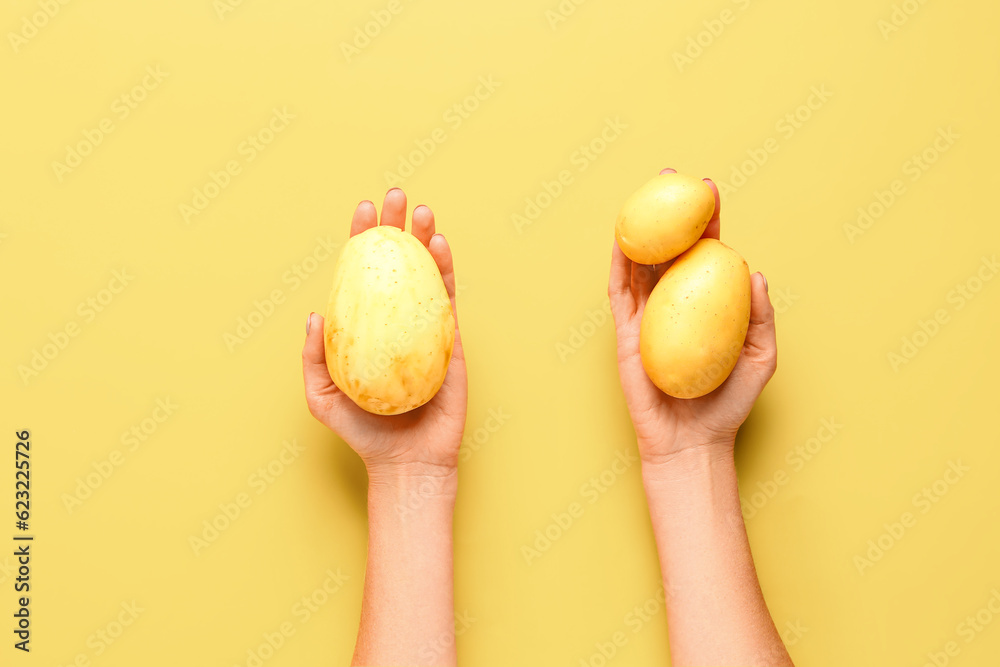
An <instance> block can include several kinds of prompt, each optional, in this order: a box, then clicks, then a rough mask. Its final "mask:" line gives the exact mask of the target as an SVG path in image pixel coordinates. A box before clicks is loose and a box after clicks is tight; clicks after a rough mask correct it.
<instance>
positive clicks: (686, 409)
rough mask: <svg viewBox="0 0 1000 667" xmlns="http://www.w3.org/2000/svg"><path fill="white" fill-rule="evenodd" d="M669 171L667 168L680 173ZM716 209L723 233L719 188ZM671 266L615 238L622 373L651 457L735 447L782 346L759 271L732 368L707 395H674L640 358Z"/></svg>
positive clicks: (645, 454) (714, 223)
mask: <svg viewBox="0 0 1000 667" xmlns="http://www.w3.org/2000/svg"><path fill="white" fill-rule="evenodd" d="M673 171H674V170H673V169H664V170H663V171H662V172H661V173H669V172H673ZM705 182H706V183H708V185H709V186H710V187H711V188H712V190H713V191H714V192H715V215H713V216H712V220H711V221H710V222H709V223H708V227H707V228H706V229H705V233H704V234H703V237H705V238H715V239H718V238H719V207H720V201H719V190H718V188H717V187H716V186H715V184H714V183H712V181H710V180H709V179H705ZM668 266H669V264H664V265H660V266H645V265H642V264H636V263H634V262H632V261H631V260H630V259H629V258H628V257H626V256H625V253H623V252H622V250H621V248H619V247H618V243H617V242H615V245H614V249H613V251H612V256H611V278H610V282H609V285H608V296H609V297H610V299H611V312H612V314H613V315H614V319H615V330H616V333H617V336H618V374H619V377H620V378H621V384H622V390H623V391H624V393H625V401H626V403H627V404H628V410H629V414H630V416H631V417H632V424H633V425H634V426H635V432H636V437H637V439H638V445H639V454H640V456H641V457H642V460H643V462H644V463H653V464H657V463H661V462H664V461H667V460H669V459H670V458H671V457H672V456H673V455H674V454H676V453H677V452H678V451H681V450H683V449H687V448H690V447H707V448H710V449H713V450H719V451H723V452H724V451H731V450H732V447H733V443H734V441H735V438H736V431H737V429H739V427H740V425H741V424H742V423H743V421H744V420H745V419H746V418H747V415H748V414H750V408H752V407H753V404H754V401H756V400H757V396H759V395H760V392H761V391H762V390H763V389H764V385H766V384H767V382H768V380H770V379H771V376H772V375H773V374H774V370H775V367H776V364H777V344H776V342H775V334H774V308H773V307H772V306H771V301H770V300H769V299H768V296H767V281H766V280H765V279H764V276H763V275H762V274H760V273H756V274H754V275H753V276H751V304H750V326H749V329H748V330H747V336H746V342H745V343H744V344H743V350H742V351H741V353H740V357H739V360H738V361H737V362H736V367H735V368H734V369H733V372H732V374H731V375H730V376H729V378H727V379H726V381H725V382H723V383H722V385H721V386H720V387H719V388H718V389H716V390H715V391H713V392H711V393H710V394H708V395H706V396H702V397H701V398H693V399H680V398H673V397H671V396H668V395H667V394H665V393H663V392H662V391H660V390H659V388H657V386H656V385H654V384H653V382H652V380H650V379H649V376H648V375H646V371H645V369H644V368H643V367H642V360H641V358H640V357H639V325H640V323H641V321H642V313H643V310H644V309H645V307H646V301H647V299H648V298H649V295H650V293H652V291H653V288H654V287H655V286H656V283H657V281H658V280H659V279H660V276H662V275H663V273H664V272H665V271H666V270H667V267H668Z"/></svg>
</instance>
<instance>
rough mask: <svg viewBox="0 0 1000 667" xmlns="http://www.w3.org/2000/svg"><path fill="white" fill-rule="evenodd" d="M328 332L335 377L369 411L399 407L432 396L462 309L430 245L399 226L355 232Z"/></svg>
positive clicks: (340, 271)
mask: <svg viewBox="0 0 1000 667" xmlns="http://www.w3.org/2000/svg"><path fill="white" fill-rule="evenodd" d="M323 335H324V339H325V341H326V365H327V368H329V369H330V377H332V378H333V382H334V384H336V385H337V387H339V388H340V390H341V391H342V392H344V393H345V394H347V395H348V396H350V397H351V399H352V400H353V401H354V402H355V403H357V404H358V405H359V406H361V407H362V408H364V409H365V410H367V411H368V412H372V413H375V414H378V415H396V414H400V413H402V412H408V411H409V410H413V409H414V408H418V407H420V406H421V405H423V404H424V403H426V402H427V401H429V400H431V399H432V398H433V397H434V394H436V393H437V391H438V389H440V388H441V384H442V383H443V382H444V377H445V374H446V373H447V372H448V363H449V362H450V361H451V352H452V348H453V347H454V344H455V317H454V314H453V313H452V310H451V301H449V299H448V293H447V292H446V291H445V287H444V282H443V281H442V280H441V273H440V271H438V267H437V264H436V263H435V262H434V258H433V257H431V254H430V252H429V251H428V250H427V248H425V247H424V246H423V244H421V243H420V241H418V240H417V239H416V238H414V237H413V235H412V234H409V233H406V232H403V231H401V230H399V229H397V228H396V227H389V226H379V227H373V228H371V229H369V230H366V231H364V232H362V233H360V234H357V235H355V236H353V237H351V239H350V240H349V241H348V242H347V244H346V245H345V246H344V249H343V250H342V251H341V254H340V260H339V262H338V263H337V272H336V275H335V276H334V280H333V290H332V291H331V293H330V303H329V305H328V306H327V309H326V323H325V326H324V331H323Z"/></svg>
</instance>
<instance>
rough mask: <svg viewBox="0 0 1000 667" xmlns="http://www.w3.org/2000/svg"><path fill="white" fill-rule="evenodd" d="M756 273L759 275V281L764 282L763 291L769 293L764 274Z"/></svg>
mask: <svg viewBox="0 0 1000 667" xmlns="http://www.w3.org/2000/svg"><path fill="white" fill-rule="evenodd" d="M757 273H759V274H760V277H761V280H763V281H764V291H765V292H769V291H770V290H768V289H767V278H766V277H765V276H764V273H763V272H762V271H758V272H757Z"/></svg>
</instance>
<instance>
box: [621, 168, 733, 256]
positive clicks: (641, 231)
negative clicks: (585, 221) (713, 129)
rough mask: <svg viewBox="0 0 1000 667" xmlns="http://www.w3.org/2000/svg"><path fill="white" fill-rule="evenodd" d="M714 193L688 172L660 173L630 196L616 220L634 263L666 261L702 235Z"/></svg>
mask: <svg viewBox="0 0 1000 667" xmlns="http://www.w3.org/2000/svg"><path fill="white" fill-rule="evenodd" d="M714 213H715V193H714V192H712V188H710V187H709V186H708V184H707V183H705V181H702V180H700V179H697V178H694V177H692V176H687V175H685V174H660V175H659V176H657V177H656V178H654V179H653V180H651V181H649V182H647V183H646V184H645V185H643V186H642V187H641V188H639V189H638V190H636V191H635V193H634V194H633V195H632V196H631V197H629V198H628V200H627V201H626V202H625V205H624V206H622V210H621V213H619V214H618V221H617V222H616V223H615V238H616V239H618V247H620V248H621V249H622V252H624V253H625V255H626V256H627V257H628V258H629V259H631V260H632V261H633V262H638V263H639V264H663V263H664V262H667V261H669V260H671V259H673V258H674V257H677V256H678V255H679V254H681V253H682V252H684V251H685V250H687V249H688V248H690V247H691V246H693V245H694V244H695V242H696V241H697V240H698V239H699V238H701V235H702V232H704V231H705V227H707V226H708V221H709V220H711V219H712V215H713V214H714Z"/></svg>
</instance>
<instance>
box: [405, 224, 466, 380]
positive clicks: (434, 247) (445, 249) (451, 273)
mask: <svg viewBox="0 0 1000 667" xmlns="http://www.w3.org/2000/svg"><path fill="white" fill-rule="evenodd" d="M414 215H416V212H414ZM427 249H428V250H430V252H431V257H433V258H434V261H435V262H437V265H438V270H439V271H441V279H442V280H443V281H444V289H445V291H446V292H448V298H449V299H451V312H452V313H454V315H455V347H454V348H452V352H451V356H452V359H455V358H458V359H460V360H462V361H465V351H464V349H463V348H462V334H461V332H460V331H459V328H458V304H457V303H456V301H455V296H456V294H457V289H456V287H455V261H454V259H453V258H452V255H451V246H449V245H448V240H447V239H446V238H445V237H444V234H435V235H434V236H432V237H431V240H430V243H429V244H428V246H427ZM448 373H449V374H450V373H451V369H449V370H448Z"/></svg>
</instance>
